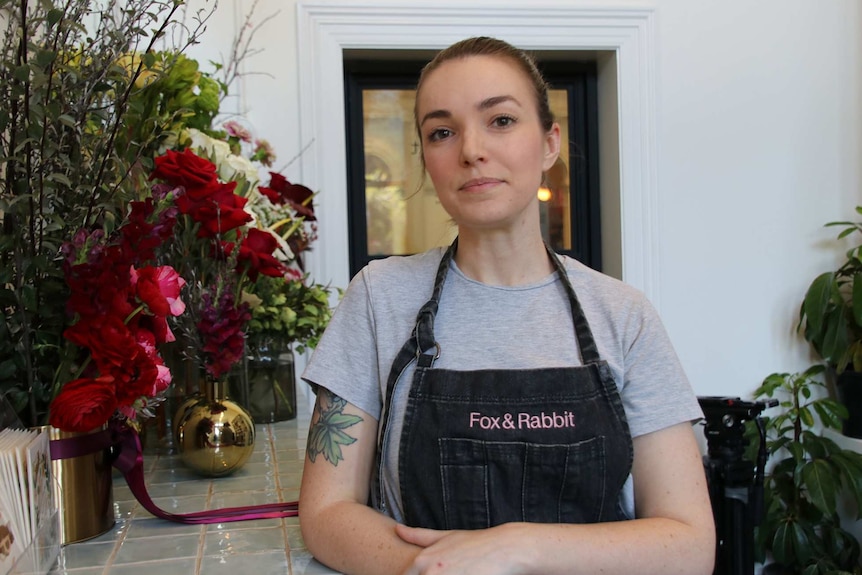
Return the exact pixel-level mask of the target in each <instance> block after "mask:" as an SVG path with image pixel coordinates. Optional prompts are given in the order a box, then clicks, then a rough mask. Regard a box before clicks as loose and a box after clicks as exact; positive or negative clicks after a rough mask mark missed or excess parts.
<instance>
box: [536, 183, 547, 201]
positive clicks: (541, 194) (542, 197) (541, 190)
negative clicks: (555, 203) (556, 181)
mask: <svg viewBox="0 0 862 575" xmlns="http://www.w3.org/2000/svg"><path fill="white" fill-rule="evenodd" d="M536 195H538V196H539V201H540V202H547V201H548V200H550V199H551V190H549V189H548V188H544V187H542V188H539V192H538V194H536Z"/></svg>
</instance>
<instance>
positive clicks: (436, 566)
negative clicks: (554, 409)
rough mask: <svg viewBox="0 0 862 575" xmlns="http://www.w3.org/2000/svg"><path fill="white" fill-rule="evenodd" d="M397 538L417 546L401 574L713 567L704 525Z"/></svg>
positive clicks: (408, 532) (507, 529)
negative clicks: (420, 548) (411, 560)
mask: <svg viewBox="0 0 862 575" xmlns="http://www.w3.org/2000/svg"><path fill="white" fill-rule="evenodd" d="M397 531H398V533H399V534H400V535H401V536H402V537H403V538H404V539H405V540H407V541H410V542H412V543H415V544H417V545H419V546H421V547H423V551H422V552H421V553H420V554H419V556H418V557H417V558H416V560H415V562H414V563H413V565H412V566H411V567H410V569H408V571H406V574H407V575H421V574H426V573H445V574H450V573H452V574H462V573H469V574H471V575H483V574H486V573H487V574H492V573H493V574H507V575H534V574H535V575H554V574H561V575H579V574H589V575H592V574H596V573H602V574H609V575H610V574H625V575H628V574H630V573H638V574H639V575H640V574H644V575H649V574H653V573H654V574H656V575H659V574H660V575H668V574H674V573H679V574H683V573H684V574H686V575H692V574H694V575H707V574H709V573H712V565H713V560H714V546H713V545H714V542H713V539H712V529H711V528H710V526H709V525H701V526H700V527H693V526H689V525H686V524H685V523H681V522H679V521H676V520H672V519H664V518H654V519H640V520H635V521H621V522H616V523H601V524H591V525H563V524H536V523H509V524H506V525H500V526H498V527H493V528H491V529H487V530H479V531H434V530H430V529H410V528H405V527H403V526H401V527H399V528H398V530H397Z"/></svg>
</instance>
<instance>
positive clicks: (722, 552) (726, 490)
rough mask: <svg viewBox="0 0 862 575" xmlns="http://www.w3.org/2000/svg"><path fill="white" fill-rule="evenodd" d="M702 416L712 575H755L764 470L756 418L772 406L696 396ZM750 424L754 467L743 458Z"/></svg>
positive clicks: (761, 427) (771, 402)
mask: <svg viewBox="0 0 862 575" xmlns="http://www.w3.org/2000/svg"><path fill="white" fill-rule="evenodd" d="M698 401H700V406H701V408H702V409H703V412H704V415H705V416H706V425H705V428H704V434H705V435H706V441H707V455H705V456H704V458H703V465H704V468H705V470H706V478H707V482H708V484H709V497H710V500H711V502H712V512H713V515H714V516H715V530H716V538H717V544H716V550H715V568H714V570H713V574H714V575H754V528H755V526H756V525H758V524H759V523H760V520H761V519H762V518H763V468H764V466H765V465H766V459H767V457H768V453H767V450H766V430H765V429H764V425H763V420H762V418H760V417H759V415H760V413H761V412H762V411H763V410H764V409H766V408H767V407H772V406H773V405H777V404H778V402H777V401H776V400H769V401H768V402H759V401H758V402H747V401H742V400H741V399H739V398H731V397H698ZM746 421H753V422H754V423H755V425H756V426H757V430H758V435H759V438H760V442H759V446H758V452H757V465H755V464H754V462H751V461H749V460H747V459H745V450H746V447H747V446H748V439H746V437H745V422H746Z"/></svg>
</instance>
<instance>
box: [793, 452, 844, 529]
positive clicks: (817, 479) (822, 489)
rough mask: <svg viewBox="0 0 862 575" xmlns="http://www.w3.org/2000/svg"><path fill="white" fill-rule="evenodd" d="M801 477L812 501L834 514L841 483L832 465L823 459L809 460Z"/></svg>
mask: <svg viewBox="0 0 862 575" xmlns="http://www.w3.org/2000/svg"><path fill="white" fill-rule="evenodd" d="M801 477H802V482H803V485H804V486H805V489H806V490H807V493H808V499H809V500H810V501H811V503H813V504H814V505H815V506H816V507H817V508H818V509H819V510H820V511H822V512H823V513H825V514H827V515H832V514H834V513H835V495H836V493H837V491H838V486H839V483H838V482H837V481H836V478H835V475H834V473H833V470H832V468H831V467H830V465H829V464H828V463H827V462H826V461H824V460H822V459H814V460H812V461H809V462H808V463H806V464H805V465H804V466H803V467H802V472H801Z"/></svg>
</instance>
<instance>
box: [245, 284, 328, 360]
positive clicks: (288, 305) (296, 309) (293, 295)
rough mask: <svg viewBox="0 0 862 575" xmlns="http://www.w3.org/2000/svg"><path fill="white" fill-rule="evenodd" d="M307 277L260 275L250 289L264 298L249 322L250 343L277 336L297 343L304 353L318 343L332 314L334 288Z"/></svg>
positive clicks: (276, 337)
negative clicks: (331, 294)
mask: <svg viewBox="0 0 862 575" xmlns="http://www.w3.org/2000/svg"><path fill="white" fill-rule="evenodd" d="M307 279H308V278H307V277H306V278H303V279H301V280H300V279H296V280H285V279H284V278H281V277H269V276H260V277H259V278H258V279H257V281H256V282H255V283H254V284H252V285H250V286H249V292H251V293H252V294H254V296H256V297H257V298H259V299H260V302H259V303H256V302H254V303H256V305H254V304H253V307H252V312H251V321H250V322H249V324H248V330H247V331H248V339H249V343H250V347H252V348H254V347H258V346H260V345H261V343H262V342H263V341H264V340H277V341H282V342H287V343H290V344H293V345H295V346H296V348H295V349H296V351H298V352H299V353H302V352H304V351H305V349H306V347H311V348H313V347H315V346H316V345H317V342H318V340H319V339H320V336H321V335H323V330H324V329H325V328H326V324H327V323H329V319H330V318H331V317H332V308H331V306H330V303H329V297H330V291H331V288H330V287H329V286H324V285H320V284H308V283H307Z"/></svg>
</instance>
